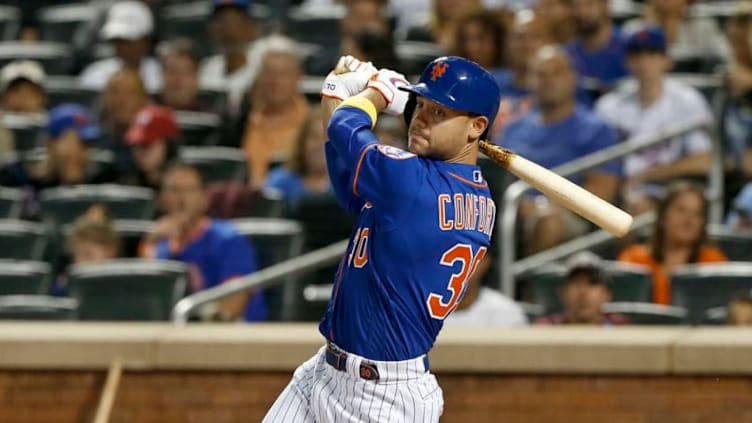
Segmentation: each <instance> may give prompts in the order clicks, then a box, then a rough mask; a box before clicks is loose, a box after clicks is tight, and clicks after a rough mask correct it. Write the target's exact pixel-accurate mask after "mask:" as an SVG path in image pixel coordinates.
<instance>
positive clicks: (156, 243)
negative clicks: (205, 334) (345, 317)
mask: <svg viewBox="0 0 752 423" xmlns="http://www.w3.org/2000/svg"><path fill="white" fill-rule="evenodd" d="M204 188H205V187H204V183H203V181H202V179H201V175H200V174H199V172H198V170H196V168H194V167H192V166H190V165H186V164H182V163H176V164H173V165H171V166H170V167H169V168H168V169H167V171H166V172H165V173H164V176H163V180H162V190H161V192H160V205H161V207H162V209H163V211H164V212H165V214H164V215H163V216H162V217H161V218H160V219H159V220H157V223H156V225H155V228H154V231H153V232H152V233H151V234H149V235H148V236H147V237H146V239H145V240H144V242H143V244H142V246H141V254H142V255H143V256H146V257H151V258H158V259H171V260H178V261H182V262H186V263H188V264H189V265H190V269H191V283H190V285H191V290H192V291H194V292H195V291H199V290H203V289H207V288H211V287H214V286H217V285H219V284H221V283H223V282H226V281H228V280H230V279H232V278H235V277H239V276H244V275H247V274H249V273H252V272H255V271H256V270H257V264H256V253H255V250H254V249H253V246H252V245H251V244H250V242H249V241H248V240H247V239H246V238H244V237H243V236H242V235H240V234H239V233H238V231H237V230H236V229H235V228H234V227H233V226H232V224H231V223H229V222H226V221H221V220H213V219H210V218H209V217H208V216H207V215H206V210H207V207H208V200H207V196H206V192H205V191H204ZM218 312H219V316H218V317H219V318H221V319H222V320H236V319H239V318H240V319H245V320H247V321H261V320H265V319H266V304H265V301H264V296H263V293H261V292H255V293H253V294H248V293H240V294H237V295H235V296H232V297H229V298H227V299H225V300H222V301H220V303H219V309H218Z"/></svg>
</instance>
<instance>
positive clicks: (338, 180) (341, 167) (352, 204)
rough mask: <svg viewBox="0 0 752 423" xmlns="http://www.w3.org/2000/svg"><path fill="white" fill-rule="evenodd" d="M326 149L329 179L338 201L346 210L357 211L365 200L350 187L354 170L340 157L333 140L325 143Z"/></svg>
mask: <svg viewBox="0 0 752 423" xmlns="http://www.w3.org/2000/svg"><path fill="white" fill-rule="evenodd" d="M324 150H325V152H326V167H327V170H328V171H329V180H330V181H331V184H332V191H334V196H335V197H337V201H338V202H339V204H340V205H341V206H342V207H344V208H345V210H347V211H349V212H352V213H357V212H358V211H359V210H360V209H361V208H362V207H363V204H365V201H363V199H362V198H360V197H357V196H356V195H355V194H353V192H352V190H351V189H350V181H351V180H352V172H350V169H348V168H347V165H346V164H345V162H344V160H342V159H341V158H340V157H339V154H338V153H337V150H336V149H335V148H334V146H333V145H332V143H331V141H328V142H327V143H326V144H325V145H324Z"/></svg>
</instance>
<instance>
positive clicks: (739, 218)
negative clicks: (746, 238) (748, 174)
mask: <svg viewBox="0 0 752 423" xmlns="http://www.w3.org/2000/svg"><path fill="white" fill-rule="evenodd" d="M726 225H728V226H729V227H730V228H731V229H733V230H734V231H739V232H752V183H747V184H746V185H744V188H742V190H741V191H740V192H739V194H738V195H737V196H736V198H734V201H733V202H732V203H731V209H730V210H729V212H728V213H727V214H726Z"/></svg>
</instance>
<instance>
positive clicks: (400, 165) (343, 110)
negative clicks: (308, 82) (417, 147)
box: [328, 97, 427, 210]
mask: <svg viewBox="0 0 752 423" xmlns="http://www.w3.org/2000/svg"><path fill="white" fill-rule="evenodd" d="M353 98H357V99H362V98H360V97H353ZM353 98H351V99H353ZM362 100H365V99H362ZM365 102H366V103H367V104H365V105H363V104H360V103H361V102H357V103H353V104H349V103H347V102H346V103H344V104H343V106H341V107H340V108H338V109H337V110H336V111H335V112H334V114H333V115H332V119H331V121H330V122H329V127H328V135H329V140H330V141H329V142H330V143H331V146H332V148H333V149H334V150H335V151H336V153H337V155H338V156H339V157H340V159H341V160H342V161H343V163H344V166H345V168H347V169H348V171H349V172H350V178H349V181H348V187H347V190H349V192H350V193H351V194H352V195H354V196H356V197H358V198H361V199H363V200H364V201H368V202H370V203H372V204H374V205H375V206H377V207H379V208H381V209H386V210H389V209H392V210H400V209H405V208H406V206H407V201H409V200H411V199H413V198H415V193H416V192H417V191H419V190H420V188H421V186H422V184H423V181H424V178H425V175H426V173H427V168H426V165H425V163H423V161H422V160H421V159H419V158H418V157H417V156H416V155H415V154H412V153H410V152H407V151H405V150H401V149H399V148H396V147H391V146H388V145H384V144H380V143H379V141H378V139H377V138H376V135H374V133H373V132H372V131H371V127H372V126H373V124H374V123H375V121H376V113H375V108H374V107H373V105H372V104H371V103H370V102H368V101H367V100H365ZM368 106H370V107H368Z"/></svg>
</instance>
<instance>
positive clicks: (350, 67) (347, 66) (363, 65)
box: [334, 55, 379, 77]
mask: <svg viewBox="0 0 752 423" xmlns="http://www.w3.org/2000/svg"><path fill="white" fill-rule="evenodd" d="M378 71H379V70H378V69H376V67H375V66H374V65H373V64H372V63H371V62H363V61H361V60H358V59H356V58H355V57H353V56H350V55H347V56H342V57H340V58H339V60H338V61H337V66H336V67H335V68H334V72H335V73H337V74H343V73H347V72H370V75H373V74H374V73H376V72H378ZM370 75H369V77H370Z"/></svg>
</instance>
